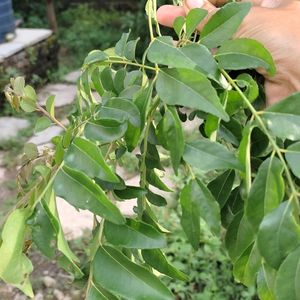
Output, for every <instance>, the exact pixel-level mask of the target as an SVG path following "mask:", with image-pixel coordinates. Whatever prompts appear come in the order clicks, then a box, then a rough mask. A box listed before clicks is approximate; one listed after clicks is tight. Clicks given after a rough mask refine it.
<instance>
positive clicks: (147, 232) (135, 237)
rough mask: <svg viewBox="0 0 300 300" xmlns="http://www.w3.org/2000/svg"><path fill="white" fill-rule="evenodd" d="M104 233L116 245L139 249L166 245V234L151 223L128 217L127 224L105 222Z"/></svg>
mask: <svg viewBox="0 0 300 300" xmlns="http://www.w3.org/2000/svg"><path fill="white" fill-rule="evenodd" d="M104 234H105V237H106V239H107V241H108V242H109V243H110V244H112V245H114V246H121V247H125V248H137V249H157V248H164V247H166V240H165V237H164V235H163V234H162V233H161V232H159V231H157V230H156V229H155V228H154V227H152V226H151V225H149V224H147V223H144V222H140V221H136V220H134V219H127V221H126V224H125V225H116V224H113V223H110V222H105V225H104Z"/></svg>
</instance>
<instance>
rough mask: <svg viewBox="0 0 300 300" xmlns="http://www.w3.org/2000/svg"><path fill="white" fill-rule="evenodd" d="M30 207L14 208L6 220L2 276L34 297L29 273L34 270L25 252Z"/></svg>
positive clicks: (1, 249) (0, 264)
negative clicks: (24, 245)
mask: <svg viewBox="0 0 300 300" xmlns="http://www.w3.org/2000/svg"><path fill="white" fill-rule="evenodd" d="M30 213H31V212H30V209H28V208H25V209H24V208H19V209H16V210H14V211H13V212H12V213H11V214H10V215H9V217H8V219H7V220H6V222H5V224H4V227H3V230H2V234H1V240H2V243H1V246H0V257H2V259H1V260H0V278H1V279H2V280H3V281H5V282H6V283H8V284H12V285H14V286H16V287H17V288H19V289H20V290H22V291H23V292H24V293H26V295H27V296H29V297H33V291H32V288H31V285H30V283H29V274H30V273H31V272H32V271H33V266H32V264H31V261H30V260H29V258H28V257H27V256H26V254H25V253H23V244H24V240H25V234H26V220H27V219H28V217H29V216H30Z"/></svg>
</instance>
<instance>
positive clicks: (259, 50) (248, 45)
mask: <svg viewBox="0 0 300 300" xmlns="http://www.w3.org/2000/svg"><path fill="white" fill-rule="evenodd" d="M215 58H216V59H217V61H218V62H219V66H220V67H221V68H222V69H225V70H245V69H256V68H259V67H260V68H264V69H266V70H267V71H268V73H269V75H274V74H275V73H276V67H275V63H274V60H273V58H272V56H271V54H270V52H269V51H268V50H267V49H266V48H265V47H264V46H263V45H262V44H261V43H259V42H257V41H255V40H251V39H246V38H241V39H234V40H231V41H227V42H225V43H224V44H223V45H222V46H221V47H220V48H219V49H218V51H217V53H216V56H215Z"/></svg>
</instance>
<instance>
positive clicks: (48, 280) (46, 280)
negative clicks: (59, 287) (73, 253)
mask: <svg viewBox="0 0 300 300" xmlns="http://www.w3.org/2000/svg"><path fill="white" fill-rule="evenodd" d="M42 281H43V284H44V285H45V286H46V287H47V288H54V287H55V286H56V280H55V279H54V278H52V277H50V276H45V277H43V279H42Z"/></svg>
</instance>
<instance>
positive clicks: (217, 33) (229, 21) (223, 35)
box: [201, 2, 251, 48]
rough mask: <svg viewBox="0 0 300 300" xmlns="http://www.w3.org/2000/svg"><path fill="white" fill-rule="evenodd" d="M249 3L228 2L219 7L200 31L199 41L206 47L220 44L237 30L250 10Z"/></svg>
mask: <svg viewBox="0 0 300 300" xmlns="http://www.w3.org/2000/svg"><path fill="white" fill-rule="evenodd" d="M250 8H251V4H250V3H237V2H235V3H228V4H226V5H225V6H223V7H222V8H220V9H219V10H218V11H217V12H216V13H215V14H214V15H213V16H212V17H211V18H210V20H209V21H208V22H207V23H206V25H205V26H204V27H203V29H202V31H201V43H202V44H203V45H205V46H206V47H208V48H215V47H217V46H220V45H221V44H222V43H223V42H225V41H226V40H228V39H230V38H231V37H232V36H233V35H234V33H235V32H236V31H237V30H238V28H239V26H240V25H241V23H242V21H243V19H244V18H245V16H246V15H247V14H248V12H249V11H250Z"/></svg>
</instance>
